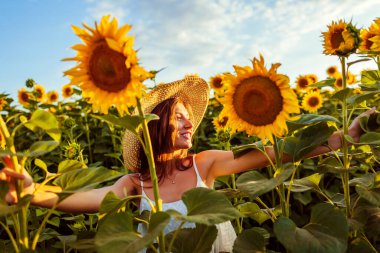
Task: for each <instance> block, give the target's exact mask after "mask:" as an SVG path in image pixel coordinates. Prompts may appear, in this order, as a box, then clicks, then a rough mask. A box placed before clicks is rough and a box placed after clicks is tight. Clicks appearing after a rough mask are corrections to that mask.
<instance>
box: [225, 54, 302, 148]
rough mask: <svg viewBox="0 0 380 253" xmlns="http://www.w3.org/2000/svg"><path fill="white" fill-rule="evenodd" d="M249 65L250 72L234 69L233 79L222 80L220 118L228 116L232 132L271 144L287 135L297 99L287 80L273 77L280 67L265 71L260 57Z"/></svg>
mask: <svg viewBox="0 0 380 253" xmlns="http://www.w3.org/2000/svg"><path fill="white" fill-rule="evenodd" d="M252 65H253V68H250V67H248V66H246V67H240V66H234V68H235V72H236V76H235V75H232V74H231V75H227V76H225V82H226V83H227V87H228V88H227V90H226V92H225V94H224V97H223V99H222V104H223V105H224V108H223V110H222V112H221V115H228V117H229V119H228V121H227V127H229V128H230V129H231V130H232V131H246V133H247V134H249V135H257V136H258V137H259V138H261V139H262V140H263V141H265V140H266V139H269V140H270V141H271V142H272V143H273V142H274V140H273V135H275V136H283V135H284V134H285V133H286V132H287V130H288V129H287V125H286V120H287V119H290V116H289V114H290V113H299V106H298V100H297V96H296V94H295V93H294V92H293V90H292V89H291V88H290V86H289V78H288V77H287V76H285V75H282V74H278V73H277V68H278V67H279V66H280V64H273V65H272V66H271V68H270V69H269V70H268V69H266V67H265V65H264V58H263V57H262V56H261V55H260V60H258V59H256V58H254V59H253V61H252Z"/></svg>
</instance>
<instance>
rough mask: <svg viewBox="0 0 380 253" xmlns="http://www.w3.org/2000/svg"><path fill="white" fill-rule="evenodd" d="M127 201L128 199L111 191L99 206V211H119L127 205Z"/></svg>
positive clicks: (101, 212)
mask: <svg viewBox="0 0 380 253" xmlns="http://www.w3.org/2000/svg"><path fill="white" fill-rule="evenodd" d="M125 202H126V200H124V199H123V200H122V199H120V198H118V197H117V196H116V194H115V193H114V192H113V191H110V192H108V193H107V194H106V196H105V197H104V199H103V200H102V203H101V204H100V208H99V213H100V214H105V213H111V212H114V211H117V210H118V209H120V208H121V207H122V206H124V205H125Z"/></svg>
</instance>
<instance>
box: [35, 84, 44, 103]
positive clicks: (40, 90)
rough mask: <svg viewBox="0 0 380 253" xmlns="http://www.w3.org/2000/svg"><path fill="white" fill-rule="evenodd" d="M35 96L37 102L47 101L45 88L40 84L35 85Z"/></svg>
mask: <svg viewBox="0 0 380 253" xmlns="http://www.w3.org/2000/svg"><path fill="white" fill-rule="evenodd" d="M33 88H34V94H35V98H36V99H37V101H40V102H42V101H43V100H44V99H45V96H46V94H45V88H44V87H43V86H42V85H40V84H36V85H34V87H33Z"/></svg>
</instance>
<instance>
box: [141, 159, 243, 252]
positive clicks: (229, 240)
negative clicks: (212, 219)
mask: <svg viewBox="0 0 380 253" xmlns="http://www.w3.org/2000/svg"><path fill="white" fill-rule="evenodd" d="M193 166H194V170H195V173H196V174H197V185H196V188H197V187H205V188H208V187H207V186H206V184H205V183H204V182H203V180H202V178H201V176H200V175H199V171H198V168H197V164H196V163H195V155H193ZM140 184H141V195H142V196H145V197H146V198H148V196H147V195H146V194H145V192H144V183H143V181H140ZM148 199H149V198H148ZM149 200H150V201H151V202H152V204H153V205H155V202H154V201H153V200H151V199H149ZM169 209H174V210H176V211H178V212H180V213H181V214H183V215H186V214H187V207H186V205H185V204H184V203H183V201H182V199H180V200H177V201H173V202H167V203H162V210H163V211H167V210H169ZM144 210H148V211H151V208H150V205H149V203H148V201H147V200H146V199H145V198H141V201H140V213H142V212H143V211H144ZM180 224H181V222H180V221H177V220H175V219H173V218H171V219H170V221H169V223H168V225H166V227H165V229H164V234H167V233H169V232H171V231H173V230H176V229H177V228H178V226H179V225H180ZM216 227H217V229H218V236H217V239H216V240H215V242H214V244H213V246H212V250H211V252H221V251H223V252H232V247H233V243H234V241H235V239H236V233H235V230H234V228H233V226H232V224H231V222H230V221H227V222H223V223H220V224H217V225H216ZM182 228H195V224H194V223H189V222H186V223H185V224H184V225H183V226H182ZM137 231H138V232H139V233H141V235H142V236H144V235H145V234H147V232H148V228H147V225H146V224H145V223H139V225H138V227H137ZM140 252H145V250H143V251H140Z"/></svg>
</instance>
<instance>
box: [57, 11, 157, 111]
mask: <svg viewBox="0 0 380 253" xmlns="http://www.w3.org/2000/svg"><path fill="white" fill-rule="evenodd" d="M83 26H84V27H85V28H86V29H81V28H79V27H77V26H72V28H73V30H74V32H75V34H76V35H78V36H79V37H80V38H81V39H82V41H83V42H84V44H77V45H74V46H73V47H72V48H73V49H74V50H76V51H78V53H77V55H76V57H74V58H68V59H65V60H72V61H77V62H78V65H77V66H75V67H73V68H71V69H69V70H67V71H65V72H64V73H65V75H67V76H69V77H70V79H71V82H70V84H73V85H78V86H79V87H80V88H81V89H82V95H83V97H85V98H88V99H89V102H90V103H91V104H92V105H93V109H94V111H100V112H102V113H105V114H106V113H108V108H110V107H111V106H113V105H114V106H115V107H116V108H117V109H118V111H119V112H120V113H121V114H124V113H128V107H129V106H134V105H136V97H140V96H141V95H142V94H143V91H144V88H145V87H144V86H143V84H142V83H141V82H142V81H144V80H145V79H147V78H149V77H150V76H151V74H150V73H149V72H147V71H145V70H144V69H143V68H142V67H140V66H139V65H138V59H137V56H136V51H135V50H134V49H133V42H134V38H133V37H131V36H126V33H127V32H128V31H129V30H130V29H131V26H130V25H128V24H127V25H124V26H122V27H120V28H118V22H117V20H116V18H113V19H112V21H110V20H109V16H104V17H103V18H102V19H101V21H100V24H99V25H98V24H97V23H96V22H95V28H91V27H89V26H87V25H86V24H83Z"/></svg>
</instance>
